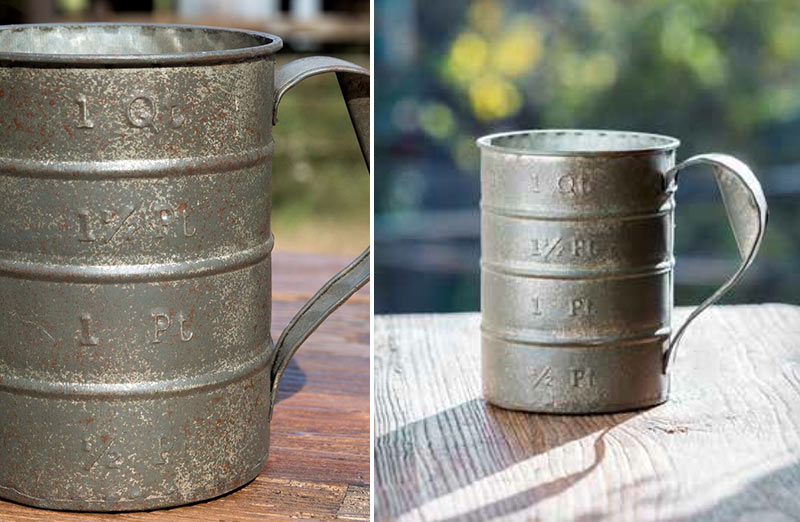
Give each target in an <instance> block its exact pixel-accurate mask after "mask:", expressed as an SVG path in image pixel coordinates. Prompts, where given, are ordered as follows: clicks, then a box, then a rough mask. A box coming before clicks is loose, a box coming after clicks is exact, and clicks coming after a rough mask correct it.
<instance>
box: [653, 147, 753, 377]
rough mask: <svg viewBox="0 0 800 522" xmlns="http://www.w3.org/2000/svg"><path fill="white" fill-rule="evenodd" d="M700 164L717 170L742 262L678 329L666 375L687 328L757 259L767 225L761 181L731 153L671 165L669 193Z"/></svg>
mask: <svg viewBox="0 0 800 522" xmlns="http://www.w3.org/2000/svg"><path fill="white" fill-rule="evenodd" d="M698 164H709V165H711V167H712V168H713V170H714V177H715V178H716V180H717V186H718V187H719V190H720V192H721V193H722V202H723V203H724V204H725V210H726V212H727V214H728V221H729V222H730V224H731V228H732V229H733V235H734V237H735V238H736V244H737V246H738V247H739V254H740V255H741V258H742V263H741V264H740V265H739V268H738V269H737V270H736V272H734V273H733V275H732V276H731V277H730V278H729V279H728V280H727V281H725V283H724V284H723V285H722V286H721V287H719V288H718V289H717V291H716V292H714V293H713V294H711V296H710V297H708V298H707V299H706V300H705V301H703V302H702V303H701V304H700V306H698V307H697V308H695V309H694V310H693V311H692V313H691V314H689V317H688V318H687V319H686V321H684V323H683V324H682V325H681V327H680V328H679V329H678V332H677V333H676V334H675V336H674V337H673V338H672V340H671V341H670V343H669V348H668V349H667V351H666V352H665V353H664V364H663V371H664V373H665V374H666V373H667V370H668V368H669V366H670V364H672V361H673V360H674V359H675V352H676V347H677V345H678V342H679V341H680V339H681V337H682V336H683V334H684V332H685V331H686V327H687V326H689V323H691V322H692V321H693V320H694V319H695V318H696V317H697V316H698V315H700V314H701V313H702V312H703V311H704V310H705V309H706V308H708V307H709V306H711V305H712V304H714V303H715V302H716V301H717V300H718V299H719V298H720V297H722V296H723V295H725V293H727V292H728V290H730V289H731V288H732V287H733V286H734V285H735V284H736V283H738V282H739V279H741V277H742V275H743V274H744V272H745V270H747V268H748V267H749V266H750V264H751V263H752V262H753V259H754V258H755V256H756V253H757V252H758V248H759V246H760V245H761V240H762V239H763V237H764V230H765V228H766V226H767V200H766V199H765V198H764V192H763V191H762V190H761V184H760V183H759V182H758V179H757V178H756V176H755V174H753V171H752V170H750V167H748V166H747V165H745V164H744V163H742V162H741V161H740V160H738V159H736V158H734V157H733V156H728V155H727V154H718V153H711V154H700V155H697V156H692V157H691V158H689V159H687V160H685V161H684V162H682V163H680V164H679V165H676V166H675V167H673V168H671V169H670V170H669V171H667V173H666V174H665V178H664V184H665V187H666V190H667V194H668V195H672V194H673V193H674V192H675V190H676V189H677V181H678V174H679V173H680V172H681V171H683V170H684V169H685V168H687V167H691V166H693V165H698Z"/></svg>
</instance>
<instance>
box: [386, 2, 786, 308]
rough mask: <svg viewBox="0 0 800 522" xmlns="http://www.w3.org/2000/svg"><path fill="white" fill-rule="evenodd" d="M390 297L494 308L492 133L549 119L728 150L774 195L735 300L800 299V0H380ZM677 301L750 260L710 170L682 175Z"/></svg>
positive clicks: (419, 304) (410, 304)
mask: <svg viewBox="0 0 800 522" xmlns="http://www.w3.org/2000/svg"><path fill="white" fill-rule="evenodd" d="M374 8H375V32H376V35H375V70H374V71H373V74H374V75H375V91H376V92H375V95H376V103H375V106H376V114H375V138H374V143H375V166H376V171H377V172H378V174H377V175H376V176H375V245H374V250H375V256H374V257H375V273H374V274H373V281H375V283H374V284H375V288H376V289H377V291H376V292H375V312H376V313H388V312H393V313H398V312H429V311H430V312H433V311H435V312H446V311H460V310H478V309H479V306H480V300H479V296H480V289H479V269H478V261H479V257H480V240H479V229H480V227H479V224H480V222H479V210H478V202H479V197H480V195H479V157H478V150H477V148H476V147H475V145H474V140H475V138H476V137H478V136H481V135H484V134H488V133H491V132H499V131H503V130H512V129H533V128H546V127H562V128H575V127H583V128H607V129H620V130H638V131H647V132H656V133H663V134H669V135H673V136H676V137H678V138H680V139H681V141H682V142H683V145H682V146H681V148H680V149H679V150H678V160H680V159H683V158H686V157H688V156H690V155H692V154H696V153H699V152H710V151H717V152H729V153H733V154H735V155H737V156H738V157H740V158H741V159H742V160H744V161H745V162H747V163H749V164H750V165H751V166H752V168H753V169H754V171H755V172H756V174H757V175H758V177H759V179H760V180H761V182H762V184H763V186H764V190H765V192H766V194H767V200H768V203H769V205H770V213H771V215H770V223H769V227H768V229H767V235H766V238H765V241H764V243H763V245H762V247H761V253H760V255H759V257H758V259H757V260H756V263H755V264H754V265H753V267H752V268H751V269H750V271H749V273H748V274H747V275H746V276H745V278H744V280H743V281H742V282H741V283H740V284H739V285H738V286H737V287H736V289H735V290H734V291H733V292H731V293H730V294H728V296H726V298H725V299H724V300H723V302H727V303H733V302H763V301H784V302H791V303H800V270H798V267H799V266H798V261H800V2H797V0H769V1H765V0H714V1H706V0H650V1H648V2H639V1H635V0H627V1H625V0H591V1H589V0H585V1H580V0H559V1H556V0H525V1H513V0H508V1H500V0H469V1H437V2H421V1H418V0H405V1H402V2H398V1H394V0H376V1H375V7H374ZM677 199H678V210H677V216H676V220H677V225H676V257H677V267H676V274H675V276H676V278H675V282H676V288H675V301H676V304H678V305H687V304H695V303H699V302H700V300H701V299H702V298H704V297H706V296H707V295H709V294H710V293H711V292H712V291H713V289H714V288H716V287H717V286H719V285H720V284H721V283H722V281H723V280H724V279H725V278H727V277H728V275H730V274H731V273H732V272H733V271H734V270H735V268H736V266H737V264H738V257H737V254H736V249H735V243H734V239H733V236H732V234H731V232H730V230H729V226H728V224H727V218H726V216H725V211H724V209H723V207H722V205H721V201H720V197H719V195H718V193H717V189H716V185H715V183H714V181H713V176H712V175H711V172H710V170H709V171H708V172H707V173H706V172H702V173H701V172H693V173H692V174H691V175H688V176H683V177H682V178H681V185H680V188H679V190H678V195H677Z"/></svg>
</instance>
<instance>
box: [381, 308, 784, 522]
mask: <svg viewBox="0 0 800 522" xmlns="http://www.w3.org/2000/svg"><path fill="white" fill-rule="evenodd" d="M687 311H688V310H687V309H679V310H678V313H677V314H676V315H677V317H676V321H681V320H682V318H683V317H685V316H686V314H687ZM479 321H480V318H479V315H478V314H448V315H411V316H378V317H376V321H375V362H374V371H375V376H374V391H375V421H374V429H375V471H376V487H375V493H376V497H375V502H376V506H375V515H376V517H375V518H376V520H404V521H410V520H439V521H442V520H466V521H478V520H489V519H492V520H546V521H558V520H570V521H574V520H578V521H590V520H591V521H594V520H614V521H616V520H630V521H664V520H675V521H677V520H703V521H722V520H736V521H757V522H768V521H781V522H783V521H790V520H800V429H799V428H800V307H794V306H789V305H774V304H770V305H753V306H729V307H715V308H712V309H711V310H709V311H708V312H706V313H705V314H704V315H702V316H700V318H699V319H698V320H697V322H696V323H695V324H694V325H693V326H692V327H691V328H690V329H689V330H688V331H687V334H686V336H685V338H684V340H683V341H682V345H681V349H680V351H679V352H678V357H677V360H676V363H675V365H674V366H673V372H674V373H673V389H672V397H671V399H670V401H669V402H668V403H666V404H664V405H661V406H658V407H655V408H651V409H649V410H644V411H638V412H630V413H624V414H616V415H594V416H557V415H533V414H525V413H520V412H511V411H506V410H502V409H499V408H496V407H493V406H490V405H488V404H486V403H485V402H484V401H483V400H482V399H481V395H480V373H479V365H480V354H479V347H480V335H479V329H478V328H479Z"/></svg>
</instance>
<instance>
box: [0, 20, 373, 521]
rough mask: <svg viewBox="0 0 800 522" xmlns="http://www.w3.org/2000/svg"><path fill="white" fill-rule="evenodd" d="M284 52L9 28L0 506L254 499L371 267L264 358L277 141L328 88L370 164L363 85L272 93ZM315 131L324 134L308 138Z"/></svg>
mask: <svg viewBox="0 0 800 522" xmlns="http://www.w3.org/2000/svg"><path fill="white" fill-rule="evenodd" d="M280 47H281V40H280V39H279V38H278V37H275V36H272V35H268V34H261V33H255V32H248V31H239V30H228V29H220V28H208V27H190V26H164V25H139V24H81V25H35V26H8V27H3V28H0V144H2V153H1V154H0V156H1V157H0V316H2V318H3V319H2V321H1V322H0V496H2V497H4V498H7V499H11V500H15V501H19V502H22V503H25V504H30V505H34V506H40V507H46V508H56V509H70V510H91V511H124V510H137V509H151V508H158V507H165V506H174V505H179V504H184V503H189V502H195V501H198V500H203V499H207V498H211V497H215V496H218V495H220V494H222V493H225V492H227V491H230V490H232V489H234V488H236V487H238V486H241V485H243V484H245V483H247V482H248V481H250V480H252V479H253V478H254V477H255V476H256V475H257V474H258V473H259V472H260V471H261V469H262V467H263V466H264V464H265V462H266V460H267V453H268V448H269V420H270V417H271V413H272V407H273V404H274V401H275V397H276V391H277V387H278V384H279V382H280V379H281V375H282V373H283V371H284V369H285V368H286V365H287V363H288V361H289V359H290V358H291V356H292V355H293V354H294V352H295V350H296V349H297V348H298V346H299V345H300V344H301V343H302V342H303V341H304V340H305V339H306V338H307V337H308V335H309V334H310V333H311V332H312V331H313V330H314V329H315V328H316V327H317V326H318V325H319V324H320V323H321V322H322V321H323V320H324V319H325V318H326V317H327V316H328V314H330V313H331V312H332V311H333V310H334V309H335V308H336V307H338V306H339V305H340V304H341V303H342V302H343V301H345V300H346V299H347V298H348V297H349V296H350V295H351V294H352V293H353V292H355V291H356V290H357V289H358V288H359V287H361V286H362V285H363V284H364V283H365V282H366V281H367V280H368V278H369V250H368V249H367V250H365V251H364V253H363V254H361V256H359V257H358V258H357V259H355V260H354V261H353V263H352V264H351V265H349V266H348V267H347V268H345V269H344V270H343V271H342V272H340V273H339V274H337V275H336V276H335V277H334V278H333V279H331V281H330V282H328V283H327V284H326V286H325V287H323V288H322V289H321V290H320V291H319V293H317V294H316V295H315V296H314V297H313V298H312V299H311V301H310V302H309V303H308V304H307V305H306V306H304V307H303V309H302V310H301V311H300V312H299V313H298V314H297V315H296V316H295V318H294V319H293V320H292V322H291V324H290V325H289V326H288V327H287V328H286V330H285V331H284V332H283V334H282V336H281V337H280V339H279V340H278V342H277V343H274V344H273V341H272V339H271V337H270V315H271V261H270V252H271V250H272V246H273V242H274V239H273V236H272V233H271V232H270V207H271V193H270V191H271V180H272V173H271V157H272V152H273V141H272V125H273V122H274V121H275V114H276V112H277V106H278V102H279V101H280V99H281V97H282V96H283V95H284V94H285V93H286V91H287V90H289V89H290V88H291V87H292V86H294V85H295V84H297V83H298V82H300V81H301V80H303V79H304V78H306V77H308V76H312V75H315V74H320V73H325V72H334V73H335V74H336V76H337V78H338V80H339V85H340V87H341V90H342V93H343V95H344V99H345V102H346V103H347V108H348V111H349V114H350V117H351V120H352V122H353V125H354V127H355V130H356V134H357V137H358V140H359V143H360V145H361V150H362V152H363V154H364V158H365V160H366V159H367V157H368V152H369V125H370V120H369V76H368V72H367V71H366V70H365V69H363V68H361V67H358V66H356V65H353V64H351V63H348V62H344V61H342V60H337V59H334V58H322V57H315V58H306V59H300V60H297V61H295V62H292V63H289V64H288V65H286V66H284V67H282V68H281V69H279V70H278V71H277V72H275V71H274V68H275V58H274V53H275V52H277V51H278V50H279V49H280ZM309 124H313V118H309Z"/></svg>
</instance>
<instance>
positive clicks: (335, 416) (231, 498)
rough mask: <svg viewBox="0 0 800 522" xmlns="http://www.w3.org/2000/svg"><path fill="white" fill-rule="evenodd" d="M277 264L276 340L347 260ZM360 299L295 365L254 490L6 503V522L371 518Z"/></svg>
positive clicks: (290, 259) (2, 521) (1, 520)
mask: <svg viewBox="0 0 800 522" xmlns="http://www.w3.org/2000/svg"><path fill="white" fill-rule="evenodd" d="M273 259H274V261H273V270H274V276H273V289H274V290H275V293H276V294H278V295H280V294H281V293H282V294H283V295H284V296H289V297H288V298H287V297H284V298H282V299H281V298H275V299H273V337H274V338H275V339H277V338H278V335H279V334H280V331H281V329H282V328H283V327H284V326H285V325H286V323H287V322H288V321H289V320H290V319H291V317H292V316H293V315H294V313H295V312H296V311H297V310H298V309H299V308H300V307H301V306H302V305H303V304H304V303H305V301H306V300H307V299H308V298H309V297H310V296H311V295H313V294H314V293H315V292H316V290H317V289H318V288H319V287H320V286H322V284H323V283H324V282H325V281H326V280H327V279H328V278H329V277H331V276H332V275H333V274H334V273H335V272H337V271H338V270H339V269H340V268H342V267H344V266H345V265H346V263H347V259H345V258H341V257H338V256H316V255H315V256H309V255H303V254H288V253H279V252H276V253H275V255H274V256H273ZM356 296H360V297H361V299H360V300H357V301H356V302H348V303H346V304H345V305H344V306H342V308H340V309H339V310H337V311H336V312H335V313H334V314H333V315H331V317H330V318H329V319H328V320H327V321H326V322H325V323H324V324H323V325H322V326H321V327H320V328H319V330H317V332H315V333H314V334H313V335H312V336H311V337H310V338H309V339H308V341H306V343H305V344H304V345H303V347H302V348H301V349H300V351H298V353H297V355H296V356H295V358H294V359H293V360H292V362H291V363H290V365H289V369H288V370H287V372H286V374H285V375H284V379H283V381H282V382H281V387H280V390H279V393H278V403H277V405H276V406H275V414H274V416H273V419H272V428H271V430H272V433H271V442H270V455H269V461H268V462H267V466H266V467H265V469H264V471H263V472H262V473H261V475H259V477H258V478H256V479H255V480H254V481H253V482H251V483H250V484H248V485H246V486H244V487H243V488H240V489H238V490H237V491H234V492H232V493H230V494H228V495H225V496H223V497H220V498H218V499H215V500H210V501H207V502H200V503H197V504H193V505H191V506H184V507H179V508H173V509H163V510H157V511H150V512H137V513H120V514H102V513H64V512H57V511H47V510H42V509H35V508H30V507H27V506H23V505H20V504H15V503H12V502H4V501H1V500H0V522H23V521H24V522H34V521H36V522H39V521H47V522H51V521H52V522H56V521H70V522H77V521H80V522H95V521H108V520H114V521H147V522H161V521H173V522H178V521H180V522H186V521H197V522H211V521H213V522H223V521H224V522H253V521H269V520H286V519H289V518H292V519H301V520H369V290H368V289H364V290H362V291H360V292H359V294H356ZM364 297H366V300H364ZM0 465H2V463H0Z"/></svg>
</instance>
